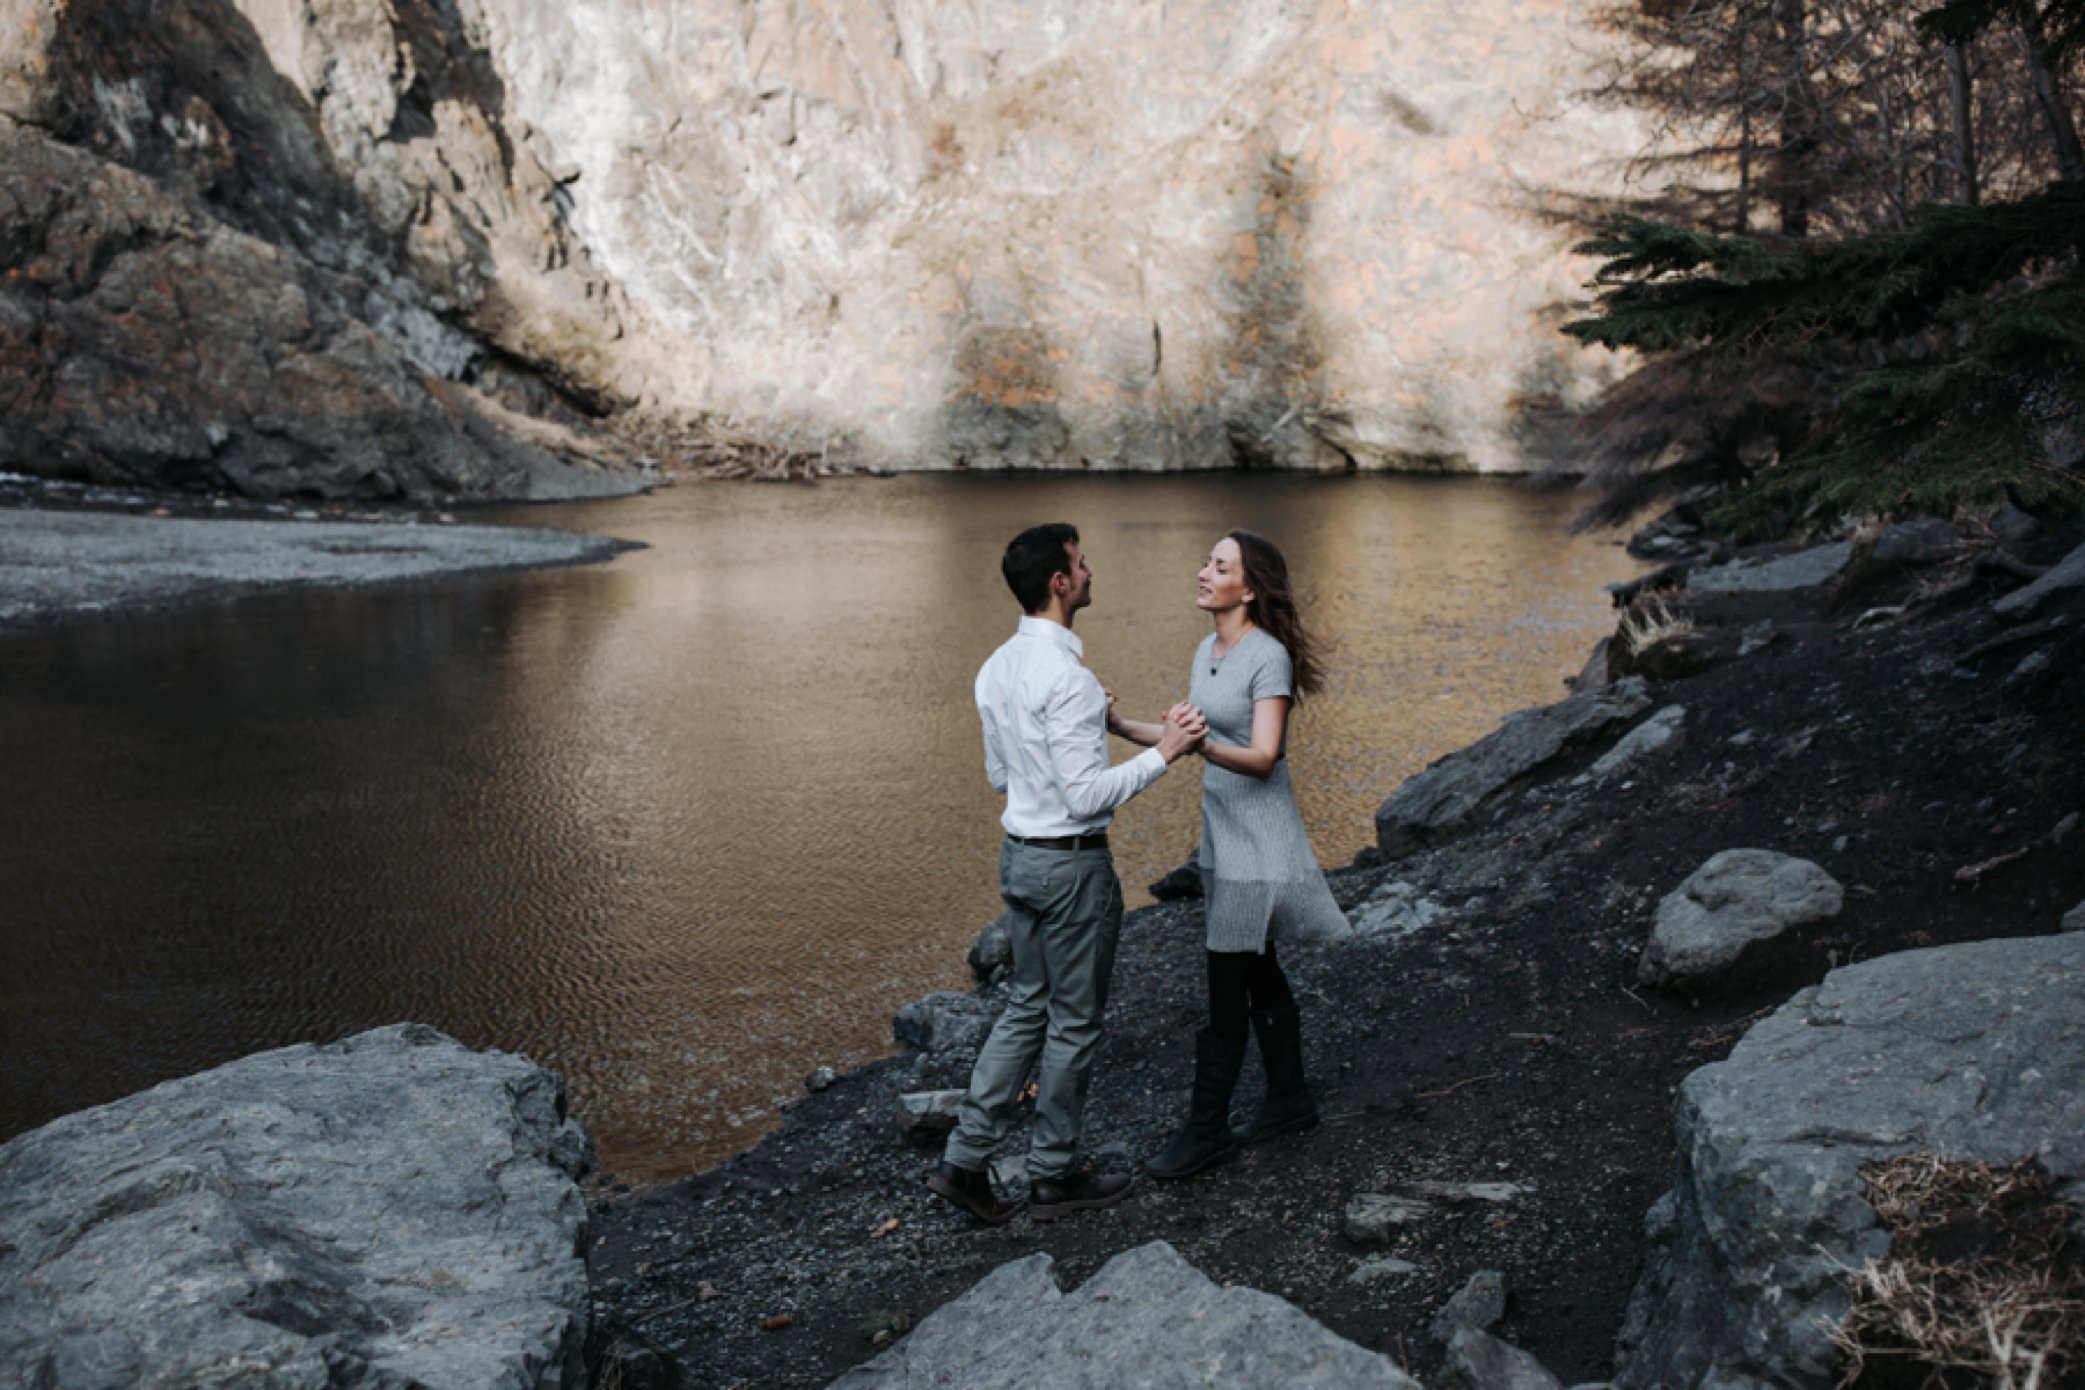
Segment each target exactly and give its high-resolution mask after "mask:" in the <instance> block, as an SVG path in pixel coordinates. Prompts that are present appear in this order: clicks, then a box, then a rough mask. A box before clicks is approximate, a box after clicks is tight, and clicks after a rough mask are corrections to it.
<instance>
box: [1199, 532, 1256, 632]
mask: <svg viewBox="0 0 2085 1390" xmlns="http://www.w3.org/2000/svg"><path fill="white" fill-rule="evenodd" d="M1252 596H1253V595H1252V590H1250V589H1248V588H1246V587H1245V557H1244V555H1242V554H1240V553H1239V550H1238V542H1236V541H1234V540H1232V539H1231V538H1230V537H1229V536H1225V537H1224V538H1223V539H1222V540H1220V541H1218V542H1217V543H1216V548H1215V549H1214V550H1212V551H1210V552H1209V560H1208V563H1206V564H1204V565H1203V566H1202V572H1201V573H1200V574H1198V575H1196V576H1195V606H1196V607H1198V608H1200V609H1202V610H1203V611H1204V612H1208V613H1228V612H1230V611H1231V610H1232V609H1233V608H1237V607H1239V606H1240V605H1242V604H1245V603H1249V602H1251V600H1252Z"/></svg>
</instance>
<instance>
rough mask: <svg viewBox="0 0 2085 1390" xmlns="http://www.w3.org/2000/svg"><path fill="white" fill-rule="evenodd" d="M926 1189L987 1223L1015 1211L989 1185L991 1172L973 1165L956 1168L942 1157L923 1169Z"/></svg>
mask: <svg viewBox="0 0 2085 1390" xmlns="http://www.w3.org/2000/svg"><path fill="white" fill-rule="evenodd" d="M927 1190H928V1191H930V1192H932V1193H933V1194H934V1195H935V1196H937V1197H943V1198H946V1199H947V1200H948V1201H950V1202H953V1203H955V1204H956V1205H957V1206H959V1207H961V1208H962V1209H963V1210H964V1211H967V1212H969V1213H970V1214H971V1215H972V1216H974V1217H976V1218H977V1219H978V1220H980V1221H982V1222H984V1223H985V1224H986V1225H987V1226H997V1225H999V1224H1000V1223H1001V1222H1003V1221H1006V1220H1007V1219H1009V1218H1010V1217H1012V1216H1013V1214H1014V1212H1015V1211H1016V1210H1018V1208H1016V1207H1015V1206H1014V1204H1013V1203H1012V1202H1009V1201H1007V1200H1005V1199H1004V1198H1002V1197H1001V1196H1000V1195H999V1193H998V1192H997V1190H995V1189H994V1188H993V1186H992V1175H991V1174H990V1173H985V1172H981V1171H979V1170H977V1169H975V1168H958V1167H957V1166H956V1165H955V1164H953V1163H950V1162H949V1161H948V1160H947V1159H945V1158H944V1159H942V1160H941V1161H940V1162H939V1163H937V1164H935V1165H934V1166H933V1167H932V1168H930V1169H928V1170H927Z"/></svg>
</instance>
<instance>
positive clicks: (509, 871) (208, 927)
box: [0, 474, 1635, 1179]
mask: <svg viewBox="0 0 2085 1390" xmlns="http://www.w3.org/2000/svg"><path fill="white" fill-rule="evenodd" d="M1573 505H1574V501H1573V499H1571V498H1569V497H1558V496H1553V495H1541V494H1536V493H1530V492H1527V491H1524V490H1520V489H1517V488H1514V487H1512V486H1509V485H1505V484H1501V483H1495V482H1484V481H1479V480H1461V479H1458V480H1447V479H1436V480H1421V479H1400V478H1382V477H1352V478H1338V479H1317V478H1299V477H1286V476H1272V477H1270V476H1265V475H1235V474H1233V475H1198V476H1187V477H1178V476H1176V477H1158V478H1120V477H1090V476H1077V477H1033V476H1030V477H977V476H961V475H958V476H915V477H904V478H899V479H894V480H881V481H879V480H872V479H859V480H847V481H839V482H829V483H824V484H820V485H818V486H815V487H809V486H763V485H759V484H729V485H708V486H688V487H682V488H678V489H674V490H671V491H668V492H665V493H662V494H659V495H657V496H654V497H649V498H635V499H630V500H627V501H621V502H611V503H597V504H592V505H589V506H585V507H574V508H558V509H532V510H529V511H527V512H521V513H512V514H508V515H507V516H506V517H505V518H504V519H505V520H508V521H512V522H515V523H517V524H544V525H562V526H568V527H573V528H576V529H581V530H588V531H597V532H602V533H606V534H612V535H618V536H626V537H629V538H632V539H635V540H641V541H644V542H646V543H648V544H649V545H650V546H651V547H652V548H651V549H649V550H647V551H643V552H640V553H634V554H630V555H626V556H624V557H622V558H621V559H618V560H616V561H615V562H613V563H612V564H610V565H607V566H605V567H598V568H592V569H575V570H560V571H549V572H543V573H536V574H525V575H509V576H500V577H493V578H485V579H466V580H453V581H447V582H443V583H437V584H428V585H420V586H413V587H406V588H393V589H385V590H379V591H373V592H364V593H355V592H323V591H315V592H309V593H302V594H287V595H276V596H269V597H262V598H253V599H247V600H243V601H239V602H236V603H229V604H221V605H214V606H206V607H201V608H196V609H190V610H185V611H180V612H177V613H174V614H172V615H162V616H157V617H149V618H140V619H126V620H120V621H106V622H90V623H85V624H82V625H79V626H76V627H73V628H70V629H66V630H59V631H53V632H44V633H32V634H26V635H18V636H14V637H10V638H7V639H5V640H0V769H4V785H5V788H6V795H5V796H4V798H0V954H4V957H5V960H6V962H7V969H6V971H5V973H4V976H0V1055H4V1056H5V1058H6V1059H7V1065H6V1066H5V1067H4V1068H0V1137H5V1136H7V1135H12V1134H14V1133H18V1132H20V1131H21V1130H23V1129H25V1128H28V1127H30V1126H33V1125H36V1124H40V1123H42V1122H44V1121H46V1120H49V1119H51V1118H53V1117H55V1116H57V1115H60V1114H63V1113H65V1112H67V1111H69V1110H74V1109H77V1108H79V1107H81V1106H84V1105H90V1104H94V1103H97V1102H100V1101H105V1100H110V1099H113V1098H115V1097H117V1096H121V1095H124V1094H127V1093H129V1092H131V1091H133V1090H136V1089H138V1088H140V1087H143V1086H146V1085H149V1084H151V1083H153V1082H156V1081H160V1080H163V1079H166V1078H168V1077H171V1076H178V1075H182V1074H184V1073H187V1072H190V1071H194V1070H196V1069H198V1068H201V1067H205V1066H210V1065H213V1064H215V1063H218V1062H222V1061H226V1060H228V1059H230V1058H233V1057H237V1056H240V1055H243V1054H245V1053H247V1052H251V1051H253V1050H256V1049H258V1048H263V1047H269V1046H275V1045H280V1044H283V1043H289V1042H296V1041H304V1040H328V1039H332V1038H337V1037H340V1036H343V1035H345V1034H348V1033H351V1032H355V1031H358V1030H360V1029H363V1028H366V1027H371V1026H374V1025H377V1024H382V1023H389V1022H394V1021H396V1020H400V1019H415V1020H420V1021H423V1022H427V1023H431V1024H434V1025H435V1026H437V1027H439V1028H442V1029H443V1030H445V1031H447V1032H449V1033H451V1034H453V1035H455V1036H456V1037H458V1038H461V1039H463V1040H465V1041H466V1042H469V1043H472V1044H475V1045H491V1046H498V1047H502V1048H507V1049H511V1050H517V1051H521V1052H525V1053H527V1054H529V1055H530V1056H532V1057H534V1058H536V1059H537V1060H539V1061H541V1062H543V1063H545V1064H547V1065H550V1066H552V1067H555V1068H557V1069H559V1070H561V1071H562V1072H563V1073H564V1074H565V1075H566V1077H567V1078H568V1079H569V1081H570V1083H571V1088H572V1092H573V1095H574V1099H575V1103H576V1105H577V1107H578V1109H579V1111H580V1113H581V1115H582V1116H583V1117H584V1118H585V1119H586V1121H587V1122H588V1124H589V1125H590V1126H591V1128H592V1129H593V1131H594V1133H595V1135H596V1137H597V1140H598V1142H599V1145H600V1148H601V1152H602V1158H603V1160H604V1162H605V1163H606V1164H607V1166H609V1167H610V1168H612V1169H614V1170H616V1171H618V1172H621V1173H623V1174H626V1175H628V1176H631V1177H635V1178H639V1179H658V1178H664V1177H670V1176H673V1175H676V1174H679V1173H684V1172H687V1171H690V1170H691V1169H694V1168H697V1167H700V1166H703V1165H705V1164H706V1163H708V1162H711V1161H714V1160H715V1159H717V1158H719V1157H721V1156H723V1155H725V1154H727V1153H729V1152H731V1151H733V1150H735V1149H737V1148H741V1147H743V1146H744V1145H746V1144H748V1143H750V1142H751V1141H752V1139H753V1138H755V1137H756V1136H757V1135H758V1134H759V1133H760V1132H761V1131H762V1130H763V1129H765V1128H766V1127H767V1126H769V1125H771V1124H772V1123H773V1121H774V1118H775V1114H776V1110H777V1107H778V1106H779V1105H780V1104H782V1103H784V1102H786V1101H787V1100H789V1099H790V1098H791V1097H793V1096H795V1095H799V1094H801V1078H802V1077H803V1075H804V1074H805V1073H806V1072H808V1071H809V1070H810V1069H811V1068H812V1067H814V1066H816V1065H818V1064H820V1063H830V1064H834V1065H839V1066H844V1065H847V1064H849V1063H852V1062H857V1061H860V1060H862V1059H865V1058H869V1057H874V1056H877V1055H880V1054H881V1053H883V1052H885V1051H887V1050H888V1038H889V1029H890V1024H889V1019H890V1014H891V1012H892V1011H893V1010H894V1009H895V1008H897V1007H898V1006H899V1005H901V1004H903V1003H905V1002H906V1001H907V1000H910V999H912V998H916V997H917V996H919V995H920V994H922V993H925V992H926V991H928V990H931V989H938V988H961V987H964V985H965V983H966V978H965V977H966V972H965V970H964V968H963V966H962V963H961V957H962V952H963V950H964V949H965V948H966V947H967V946H968V944H969V941H970V938H971V937H972V935H973V934H974V933H975V931H976V929H977V928H978V926H979V925H980V924H981V923H983V922H984V921H985V920H987V919H988V918H989V917H991V916H992V915H993V914H994V913H995V912H996V910H997V893H996V885H995V882H994V868H993V866H994V862H995V856H996V851H997V842H998V830H997V823H996V818H997V814H998V799H997V798H996V797H995V796H994V795H993V794H992V793H991V791H990V789H989V788H988V787H987V786H986V785H985V782H984V777H983V771H982V759H981V755H980V751H979V738H978V730H977V721H976V715H975V713H974V712H973V710H972V709H971V706H970V682H971V677H972V675H973V674H974V673H975V671H976V668H977V665H978V663H979V662H980V661H982V660H983V659H984V657H985V656H986V655H987V654H988V653H989V652H990V651H991V649H992V648H993V647H994V646H995V645H996V644H997V643H998V642H1000V641H1001V640H1002V639H1003V638H1004V637H1005V636H1006V634H1007V633H1008V632H1010V631H1011V630H1012V627H1013V625H1014V622H1015V620H1016V618H1017V617H1018V613H1017V611H1016V609H1015V607H1014V605H1013V602H1012V600H1011V599H1010V598H1009V597H1008V595H1007V593H1006V591H1005V587H1004V585H1003V584H1002V583H1001V581H1000V579H999V576H998V555H999V551H1000V549H1001V548H1002V547H1003V546H1004V544H1005V542H1006V540H1007V538H1008V537H1009V536H1010V535H1011V534H1012V533H1013V532H1015V531H1017V530H1019V529H1020V528H1021V527H1022V526H1025V525H1028V524H1031V523H1033V522H1036V521H1044V520H1068V521H1071V522H1073V523H1074V524H1076V525H1078V526H1079V527H1080V529H1081V531H1082V532H1083V533H1084V538H1085V549H1086V552H1087V554H1088V556H1089V557H1090V559H1091V560H1092V563H1093V566H1094V571H1095V574H1096V581H1095V586H1094V592H1095V598H1096V601H1095V605H1094V607H1093V608H1091V609H1089V610H1087V611H1086V612H1084V613H1082V614H1081V615H1080V617H1079V619H1078V631H1079V634H1080V636H1081V637H1082V638H1083V639H1084V641H1085V644H1086V653H1087V660H1088V664H1089V665H1090V666H1091V667H1093V668H1094V669H1095V670H1096V671H1097V672H1098V673H1099V674H1100V675H1101V676H1102V678H1103V680H1104V681H1106V683H1108V684H1109V685H1110V686H1112V687H1113V688H1114V689H1115V690H1116V691H1117V693H1118V694H1119V695H1120V696H1121V698H1122V701H1123V704H1124V707H1125V708H1126V709H1127V710H1129V711H1130V712H1131V713H1132V714H1135V715H1139V716H1145V715H1150V714H1153V713H1155V712H1156V711H1157V710H1158V709H1160V708H1162V707H1163V706H1164V705H1166V704H1169V703H1171V701H1172V700H1174V699H1176V698H1178V697H1180V696H1181V695H1183V694H1184V693H1185V691H1186V687H1187V662H1188V659H1189V657H1190V656H1191V654H1192V652H1193V648H1194V645H1195V643H1196V642H1197V641H1199V640H1200V638H1201V636H1202V634H1203V633H1204V632H1205V631H1206V630H1207V619H1206V618H1204V617H1203V616H1202V615H1201V614H1200V613H1199V612H1198V611H1197V610H1196V609H1195V607H1194V603H1193V577H1194V572H1195V570H1196V568H1197V567H1198V565H1199V563H1200V561H1201V558H1202V556H1203V555H1204V554H1205V553H1206V551H1207V549H1208V547H1209V546H1210V544H1211V543H1212V542H1213V541H1214V539H1215V538H1216V537H1217V536H1218V535H1220V534H1221V533H1222V532H1223V531H1224V530H1225V529H1227V528H1229V527H1231V526H1236V525H1247V526H1251V527H1253V528H1254V529H1257V530H1261V531H1264V532H1266V533H1267V534H1269V535H1270V536H1273V537H1274V538H1275V539H1276V540H1277V541H1278V542H1280V543H1281V544H1282V545H1283V546H1284V548H1285V549H1287V551H1288V552H1289V555H1290V558H1291V563H1292V565H1293V567H1294V569H1295V572H1296V576H1297V579H1298V581H1299V583H1300V585H1301V587H1302V589H1303V592H1304V595H1305V598H1306V602H1307V603H1308V608H1307V610H1306V612H1307V614H1308V615H1309V616H1310V617H1311V618H1313V619H1314V620H1315V622H1316V624H1317V626H1318V627H1319V628H1320V629H1322V630H1323V631H1324V633H1325V634H1326V635H1327V636H1329V637H1332V638H1333V639H1335V640H1336V642H1337V648H1336V651H1335V653H1334V656H1333V659H1332V662H1331V684H1330V688H1329V690H1328V691H1327V692H1326V694H1325V695H1324V697H1323V698H1322V699H1320V700H1318V701H1316V702H1313V703H1311V704H1308V705H1306V706H1305V707H1304V709H1303V710H1302V711H1301V712H1300V714H1299V716H1298V718H1297V721H1296V723H1295V725H1294V730H1293V732H1292V734H1291V737H1290V749H1291V756H1292V758H1293V760H1294V761H1293V768H1294V774H1295V780H1296V784H1297V788H1298V800H1299V802H1300V803H1301V805H1302V809H1303V813H1304V817H1305V819H1306V820H1307V822H1308V823H1309V825H1310V827H1311V831H1312V836H1313V840H1314V843H1315V844H1316V847H1317V850H1318V854H1319V857H1320V859H1321V860H1322V861H1323V862H1325V863H1326V864H1328V865H1329V864H1337V863H1344V862H1346V861H1347V860H1348V859H1349V858H1351V857H1352V855H1353V854H1354V852H1355V851H1356V850H1358V849H1360V848H1361V847H1362V846H1363V845H1365V844H1367V843H1369V842H1370V841H1371V839H1372V837H1373V825H1372V821H1371V817H1372V815H1373V813H1374V810H1375V808H1376V806H1377V805H1378V804H1379V803H1380V802H1381V801H1382V799H1383V797H1384V796H1386V795H1387V794H1388V793H1389V792H1390V790H1391V789H1392V788H1393V787H1395V786H1396V784H1397V783H1398V781H1399V780H1400V779H1402V778H1403V777H1405V776H1406V775H1408V774H1410V773H1412V772H1414V771H1416V770H1418V769H1419V768H1420V767H1422V766H1423V765H1424V764H1425V763H1426V762H1428V761H1429V760H1431V759H1432V758H1435V757H1437V756H1439V755H1440V754H1441V753H1444V752H1446V751H1448V750H1449V749H1451V748H1454V747H1457V746H1459V745H1461V744H1463V743H1466V742H1468V741H1469V740H1471V739H1473V738H1475V737H1477V736H1479V735H1481V734H1482V733H1484V732H1485V731H1486V730H1488V729H1489V728H1491V727H1492V726H1493V724H1494V723H1495V722H1496V721H1497V719H1498V717H1499V716H1500V715H1502V714H1504V713H1505V712H1507V711H1509V710H1512V709H1515V708H1518V707H1520V706H1523V705H1527V704H1533V703H1539V702H1546V701H1549V700H1552V699H1555V698H1557V697H1558V696H1560V695H1561V694H1562V693H1563V687H1562V685H1561V680H1560V678H1561V677H1563V676H1564V675H1566V674H1568V673H1570V672H1572V671H1575V670H1576V669H1577V668H1578V666H1579V665H1580V664H1581V663H1582V662H1583V660H1584V658H1585V654H1586V650H1587V648H1588V647H1589V646H1590V644H1591V643H1592V642H1593V641H1594V640H1596V639H1597V638H1598V637H1599V636H1601V635H1602V634H1604V633H1605V632H1606V631H1607V630H1608V628H1609V627H1610V625H1611V617H1610V615H1609V613H1608V611H1607V608H1606V603H1605V599H1604V597H1603V596H1602V595H1601V593H1600V591H1599V586H1600V585H1601V584H1603V583H1605V582H1608V581H1610V580H1614V579H1617V578H1621V577H1624V576H1626V575H1628V574H1631V573H1633V572H1634V571H1635V567H1634V566H1633V565H1632V564H1631V563H1630V562H1629V561H1628V559H1627V558H1626V557H1625V556H1624V555H1623V554H1622V552H1621V551H1620V550H1619V549H1618V548H1616V547H1615V546H1613V545H1612V544H1610V543H1607V542H1606V541H1603V540H1600V539H1586V538H1581V539H1575V540H1574V539H1567V538H1566V537H1565V536H1564V535H1563V532H1562V525H1563V522H1564V521H1565V520H1566V519H1567V517H1568V515H1569V513H1570V511H1571V508H1572V507H1573ZM1131 751H1134V750H1131V749H1129V748H1128V747H1127V745H1120V744H1118V745H1117V756H1118V757H1122V756H1127V755H1128V753H1129V752H1131ZM1188 770H1189V769H1188V765H1183V767H1182V768H1181V771H1182V772H1186V771H1188ZM1197 791H1198V778H1197V777H1196V776H1194V775H1192V774H1190V775H1185V776H1183V775H1179V773H1178V772H1176V773H1175V774H1174V775H1171V776H1168V777H1166V778H1163V779H1161V781H1160V782H1159V783H1158V785H1157V786H1155V787H1154V788H1153V789H1152V790H1151V791H1149V792H1147V793H1146V794H1145V795H1144V796H1142V797H1140V798H1139V799H1138V800H1136V801H1135V802H1133V803H1132V804H1131V805H1130V806H1129V807H1128V808H1127V809H1126V810H1125V811H1124V812H1123V813H1122V814H1121V816H1120V818H1119V819H1118V820H1117V822H1116V829H1115V831H1114V834H1113V839H1114V841H1115V845H1116V856H1117V859H1118V862H1119V864H1120V867H1121V870H1122V875H1123V880H1124V883H1125V885H1126V886H1128V887H1129V889H1130V900H1131V902H1132V904H1135V903H1138V902H1142V901H1148V897H1146V895H1144V894H1143V893H1142V892H1141V889H1140V888H1139V887H1138V885H1141V884H1143V883H1146V882H1148V881H1150V880H1151V879H1152V878H1154V877H1156V876H1157V875H1158V874H1159V873H1161V872H1163V871H1164V870H1165V869H1166V868H1168V867H1170V866H1171V865H1172V864H1174V863H1177V862H1178V861H1179V860H1180V859H1181V858H1182V857H1183V856H1184V855H1185V853H1186V852H1187V850H1188V848H1189V847H1190V846H1191V845H1192V844H1193V842H1194V838H1195V818H1196V814H1197V813H1196V796H1197ZM1117 1007H1119V1008H1134V1007H1136V1001H1135V1000H1134V999H1120V1000H1118V1004H1117Z"/></svg>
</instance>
